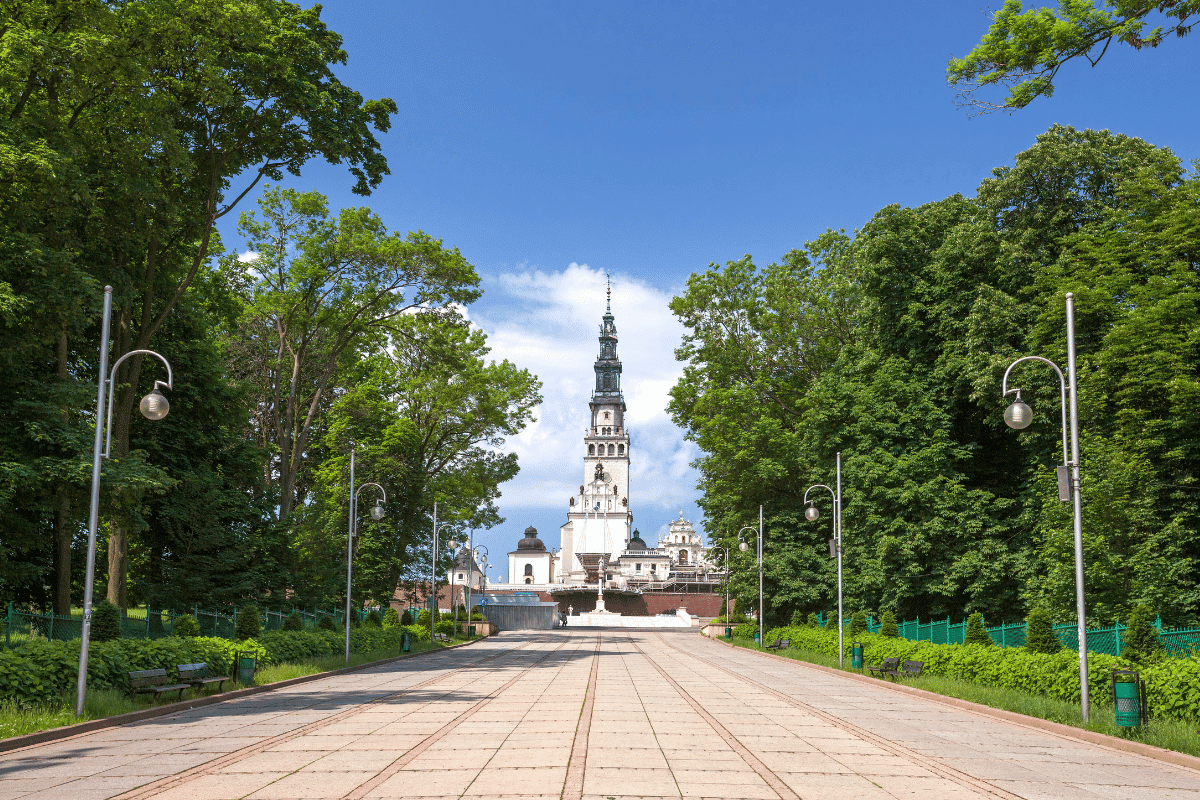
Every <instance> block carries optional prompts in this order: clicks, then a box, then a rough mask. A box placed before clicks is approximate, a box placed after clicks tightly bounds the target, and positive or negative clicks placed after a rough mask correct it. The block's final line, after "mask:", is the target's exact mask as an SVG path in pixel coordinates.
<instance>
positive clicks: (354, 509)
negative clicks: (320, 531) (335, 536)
mask: <svg viewBox="0 0 1200 800" xmlns="http://www.w3.org/2000/svg"><path fill="white" fill-rule="evenodd" d="M368 486H374V487H375V488H376V489H378V490H379V491H380V492H381V493H382V494H383V498H382V499H379V500H376V501H375V506H374V508H372V509H371V512H370V513H371V519H373V520H375V521H376V522H378V521H379V520H381V519H383V514H384V511H383V504H384V503H386V502H387V492H385V491H384V490H383V487H382V486H380V485H379V484H378V483H364V484H363V485H362V486H359V487H358V488H357V489H355V488H354V448H353V447H351V448H350V534H349V536H347V537H346V663H347V664H349V663H350V582H351V579H352V578H353V574H354V532H355V529H356V528H357V527H358V494H359V492H361V491H362V490H363V489H365V488H367V487H368Z"/></svg>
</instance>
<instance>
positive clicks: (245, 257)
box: [237, 250, 258, 264]
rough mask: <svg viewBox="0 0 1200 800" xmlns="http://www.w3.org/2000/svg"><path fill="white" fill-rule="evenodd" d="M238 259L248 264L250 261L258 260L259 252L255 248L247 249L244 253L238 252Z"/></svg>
mask: <svg viewBox="0 0 1200 800" xmlns="http://www.w3.org/2000/svg"><path fill="white" fill-rule="evenodd" d="M237 260H238V261H240V262H241V263H243V264H246V263H248V262H250V261H257V260H258V253H256V252H254V251H253V250H247V251H246V252H244V253H238V257H237Z"/></svg>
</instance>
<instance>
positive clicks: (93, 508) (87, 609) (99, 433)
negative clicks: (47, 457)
mask: <svg viewBox="0 0 1200 800" xmlns="http://www.w3.org/2000/svg"><path fill="white" fill-rule="evenodd" d="M112 291H113V289H112V287H111V286H105V287H104V312H103V316H102V319H101V323H100V380H99V387H98V388H97V390H96V438H95V440H94V442H93V444H92V496H91V505H90V507H89V509H88V549H87V576H86V577H85V578H84V584H83V625H82V628H81V630H80V634H79V636H80V641H79V675H78V676H77V677H76V680H75V716H77V717H82V716H83V699H84V695H85V693H86V692H87V664H88V643H89V642H90V641H91V638H92V583H93V582H94V581H95V580H96V528H97V527H98V525H99V518H100V459H101V458H111V457H112V407H113V394H114V391H115V385H116V380H115V379H116V375H117V369H118V368H119V367H120V366H121V362H123V361H124V360H125V359H127V358H129V357H130V356H139V355H140V356H154V357H155V358H157V359H158V360H159V361H161V362H162V363H163V366H164V367H166V368H167V381H166V383H163V382H162V381H155V382H154V388H152V389H151V390H150V394H148V395H146V396H145V397H143V398H142V402H141V403H139V404H138V408H139V410H141V412H142V416H144V417H146V418H147V419H152V420H160V419H162V418H163V417H165V416H166V415H167V412H168V411H170V410H171V404H170V403H168V402H167V398H165V397H163V395H162V393H161V392H160V391H159V390H158V387H160V386H165V387H166V388H168V389H171V388H173V384H174V380H175V379H174V377H173V376H172V374H171V365H170V363H168V362H167V360H166V359H165V358H163V357H162V356H161V355H159V354H158V353H156V352H154V351H153V350H130V351H129V352H128V353H126V354H125V355H123V356H121V357H120V358H118V359H117V362H116V363H115V364H113V366H112V370H111V371H110V370H109V369H108V346H109V330H110V327H111V322H112ZM106 375H107V378H106V377H105V376H106ZM105 386H107V387H108V396H107V398H106V397H105V391H104V387H105ZM106 402H107V406H106V405H105V404H106ZM101 441H103V442H104V451H103V452H101V450H100V443H101Z"/></svg>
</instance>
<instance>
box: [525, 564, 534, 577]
mask: <svg viewBox="0 0 1200 800" xmlns="http://www.w3.org/2000/svg"><path fill="white" fill-rule="evenodd" d="M525 574H526V575H532V574H533V564H526V565H525Z"/></svg>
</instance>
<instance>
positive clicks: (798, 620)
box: [792, 609, 804, 628]
mask: <svg viewBox="0 0 1200 800" xmlns="http://www.w3.org/2000/svg"><path fill="white" fill-rule="evenodd" d="M803 624H804V612H803V611H800V610H799V609H797V610H796V611H793V612H792V627H793V628H796V627H799V626H801V625H803Z"/></svg>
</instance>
